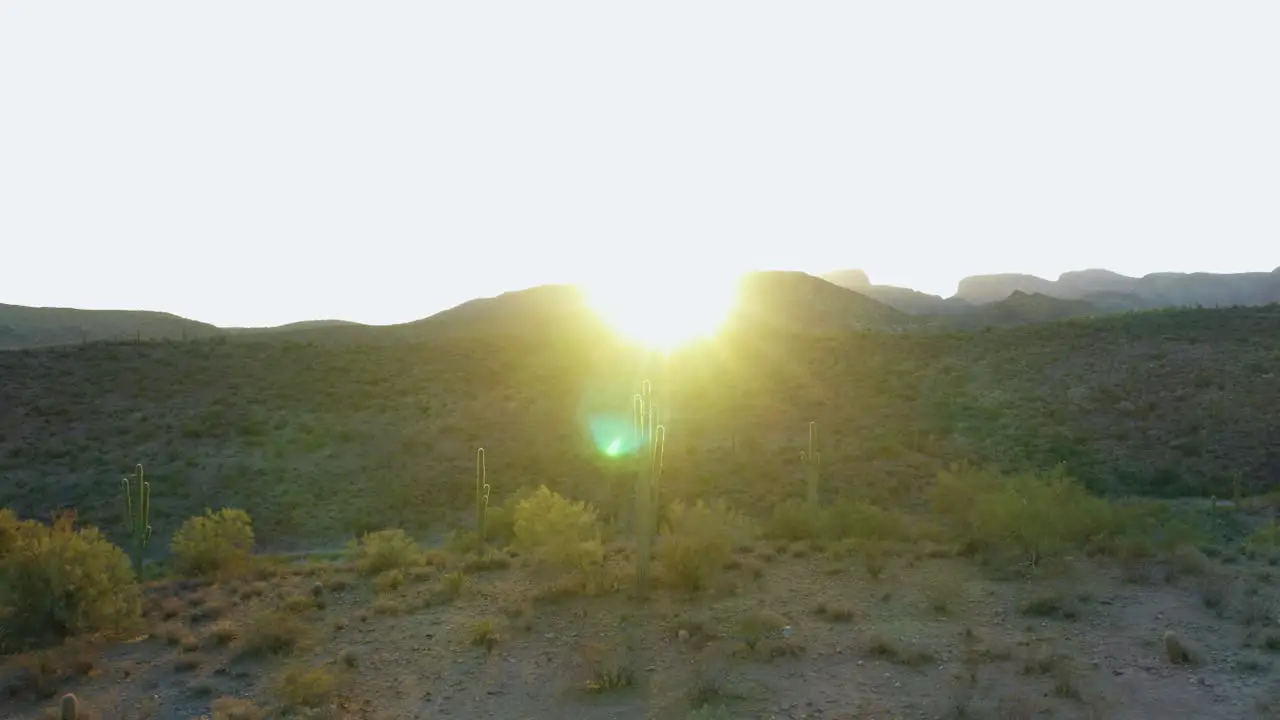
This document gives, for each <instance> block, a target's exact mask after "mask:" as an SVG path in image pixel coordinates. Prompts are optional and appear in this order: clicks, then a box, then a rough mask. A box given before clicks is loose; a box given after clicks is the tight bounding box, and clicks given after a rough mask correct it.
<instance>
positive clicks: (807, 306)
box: [0, 267, 1280, 349]
mask: <svg viewBox="0 0 1280 720" xmlns="http://www.w3.org/2000/svg"><path fill="white" fill-rule="evenodd" d="M806 278H807V279H806ZM742 287H743V288H746V294H745V295H744V302H743V303H742V306H741V307H739V308H738V310H737V311H736V313H737V315H738V317H739V320H741V319H742V318H746V317H748V316H750V317H751V318H753V320H754V321H755V322H757V323H760V322H763V323H766V324H769V325H779V324H781V325H791V326H802V327H807V328H810V329H819V330H837V329H855V328H862V329H893V330H901V329H910V328H929V327H934V328H943V329H960V330H963V329H977V328H981V327H991V326H1008V325H1011V324H1026V323H1036V322H1049V321H1054V320H1061V319H1066V318H1070V317H1081V316H1090V315H1100V314H1107V313H1114V312H1126V311H1135V310H1153V309H1159V308H1167V307H1194V306H1205V307H1214V306H1231V305H1268V304H1271V303H1277V302H1280V267H1276V268H1275V269H1273V270H1272V271H1270V272H1249V273H1224V274H1215V273H1203V272H1194V273H1178V272H1154V273H1148V274H1146V275H1144V276H1142V277H1132V276H1128V275H1123V274H1121V273H1117V272H1115V271H1112V270H1107V269H1103V268H1086V269H1082V270H1070V271H1067V272H1064V273H1062V274H1060V275H1059V276H1058V278H1057V279H1056V280H1049V279H1046V278H1042V277H1039V276H1037V275H1032V274H1027V273H995V274H986V275H973V276H969V277H966V278H964V279H962V280H961V281H960V282H959V284H958V286H957V291H956V294H955V295H952V296H951V297H942V296H940V295H932V294H929V293H924V292H921V291H918V290H915V289H913V288H908V287H900V286H894V285H876V284H874V283H872V282H871V279H870V277H869V276H868V274H867V273H866V272H865V271H864V270H860V269H844V270H835V271H832V272H828V273H823V274H809V273H803V272H794V271H775V270H766V271H755V272H751V273H747V274H745V275H744V276H743V285H742ZM845 293H848V294H845ZM757 296H758V297H757ZM765 297H770V298H772V299H771V300H770V301H768V302H763V301H762V302H757V301H756V300H757V299H761V298H765ZM582 300H583V297H582V296H581V291H580V290H579V289H578V288H577V287H576V286H573V285H554V284H552V285H539V286H534V287H530V288H523V289H518V290H512V291H508V292H505V293H501V294H499V295H495V296H491V297H478V298H474V299H472V300H468V301H466V302H463V303H461V304H459V305H456V306H454V307H451V308H447V309H444V310H441V311H439V312H436V313H432V314H430V315H427V316H425V317H423V318H420V319H418V320H413V321H409V322H405V323H398V324H392V325H369V324H364V323H358V322H352V321H347V320H339V319H327V320H302V321H298V322H294V323H288V324H285V325H279V326H273V327H251V328H247V327H219V326H216V325H213V324H210V323H205V322H201V321H198V320H193V319H190V318H185V317H181V316H178V315H174V314H172V313H167V312H160V311H152V310H84V309H77V308H63V307H28V306H22V305H5V304H0V349H21V348H30V347H41V346H50V345H69V344H77V343H85V342H93V341H103V340H107V341H123V340H139V341H141V340H183V339H203V338H225V339H244V338H282V339H296V340H305V341H313V340H322V339H323V340H360V341H380V340H393V341H394V340H402V339H418V338H422V337H426V336H432V335H441V334H447V335H457V334H464V335H465V334H475V333H477V332H479V333H493V332H497V333H525V332H528V331H530V330H533V329H536V328H539V327H543V326H544V325H545V324H546V323H548V322H553V323H558V324H560V323H565V322H570V323H575V324H577V323H583V322H592V321H591V320H590V318H591V317H592V316H591V315H590V314H589V309H588V307H587V305H586V303H585V302H582ZM595 322H598V318H597V319H596V320H595Z"/></svg>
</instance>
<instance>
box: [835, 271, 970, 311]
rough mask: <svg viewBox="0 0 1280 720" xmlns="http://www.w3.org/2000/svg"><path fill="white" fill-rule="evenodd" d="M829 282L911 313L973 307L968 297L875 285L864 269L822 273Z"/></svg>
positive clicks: (958, 309) (965, 309) (961, 309)
mask: <svg viewBox="0 0 1280 720" xmlns="http://www.w3.org/2000/svg"><path fill="white" fill-rule="evenodd" d="M821 277H822V279H824V280H826V281H827V282H830V283H833V284H835V285H839V286H840V287H843V288H848V289H849V290H853V291H854V292H857V293H861V294H863V295H866V296H867V297H869V298H871V299H872V300H876V301H878V302H882V303H884V304H885V305H888V306H889V307H892V308H895V309H898V310H901V311H902V312H905V313H908V314H911V315H955V314H961V313H967V312H970V311H972V310H973V305H972V304H971V303H968V302H966V301H964V300H960V299H956V298H952V299H948V298H944V297H941V296H939V295H930V294H928V293H922V292H920V291H919V290H912V289H911V288H904V287H898V286H896V285H873V284H871V280H870V278H868V277H867V274H866V272H864V271H862V270H837V271H835V272H830V273H826V274H824V275H822V276H821Z"/></svg>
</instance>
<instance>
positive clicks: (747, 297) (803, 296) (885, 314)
mask: <svg viewBox="0 0 1280 720" xmlns="http://www.w3.org/2000/svg"><path fill="white" fill-rule="evenodd" d="M729 324H730V325H737V326H746V327H752V326H761V325H767V326H783V327H796V328H806V329H811V330H818V331H831V330H849V329H860V330H871V329H878V330H896V329H905V328H909V327H913V326H916V325H918V324H919V321H918V320H916V319H915V318H913V317H912V316H911V315H909V314H908V313H905V312H902V311H901V310H898V309H896V308H893V307H890V306H889V305H887V304H885V303H883V302H880V301H878V300H874V299H872V298H870V297H868V296H867V295H865V294H862V293H859V292H855V291H852V290H850V289H848V288H845V287H841V286H839V285H836V284H834V283H831V282H828V281H827V280H824V279H822V278H819V277H815V276H813V275H808V274H806V273H802V272H781V271H771V272H754V273H748V274H747V275H745V276H743V278H742V281H741V285H740V286H739V291H738V304H737V308H736V310H735V312H734V314H733V316H732V318H731V319H730V323H729Z"/></svg>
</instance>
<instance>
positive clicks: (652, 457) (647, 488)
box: [632, 380, 667, 593]
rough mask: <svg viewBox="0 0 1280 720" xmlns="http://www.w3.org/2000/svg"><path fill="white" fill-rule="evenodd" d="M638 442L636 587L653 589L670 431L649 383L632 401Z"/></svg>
mask: <svg viewBox="0 0 1280 720" xmlns="http://www.w3.org/2000/svg"><path fill="white" fill-rule="evenodd" d="M632 411H633V420H634V423H633V426H634V430H635V439H636V460H637V462H636V466H637V473H636V488H635V489H636V587H637V589H638V590H639V591H640V592H641V593H645V592H647V591H648V589H649V566H650V563H651V561H652V558H653V536H654V533H655V532H657V529H658V517H657V507H658V490H659V486H660V484H661V481H662V453H663V450H664V449H665V447H666V440H667V429H666V428H665V427H664V426H662V425H661V424H659V423H658V408H657V403H655V402H654V400H653V386H652V385H651V384H650V383H649V381H648V380H645V381H644V382H643V383H642V384H641V386H640V392H639V393H638V394H636V395H635V396H633V398H632Z"/></svg>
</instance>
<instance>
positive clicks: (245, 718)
mask: <svg viewBox="0 0 1280 720" xmlns="http://www.w3.org/2000/svg"><path fill="white" fill-rule="evenodd" d="M212 709H213V720H262V718H264V717H266V715H267V713H266V711H265V710H263V709H262V708H260V707H258V706H257V705H254V704H253V703H252V702H250V701H248V700H243V699H241V698H233V697H220V698H218V699H217V700H214V701H213V708H212Z"/></svg>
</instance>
